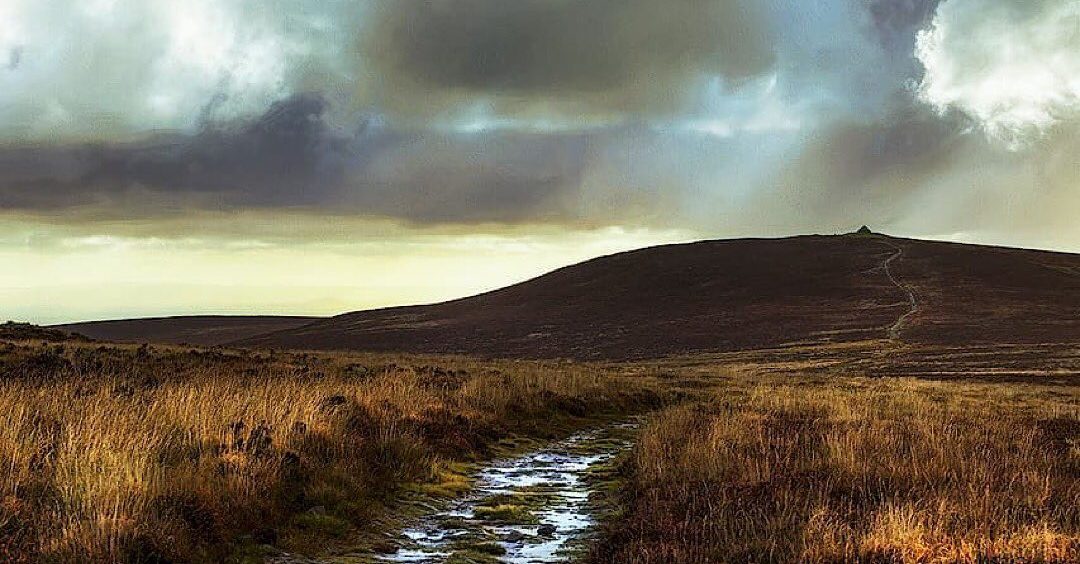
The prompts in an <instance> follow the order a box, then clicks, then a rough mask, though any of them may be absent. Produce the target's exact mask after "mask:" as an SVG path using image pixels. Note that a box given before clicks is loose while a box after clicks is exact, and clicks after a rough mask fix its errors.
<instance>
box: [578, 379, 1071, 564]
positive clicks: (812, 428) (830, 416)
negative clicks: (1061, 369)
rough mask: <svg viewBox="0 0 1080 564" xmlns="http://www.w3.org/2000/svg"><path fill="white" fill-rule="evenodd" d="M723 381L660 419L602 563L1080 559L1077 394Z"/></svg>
mask: <svg viewBox="0 0 1080 564" xmlns="http://www.w3.org/2000/svg"><path fill="white" fill-rule="evenodd" d="M724 381H725V382H726V384H724V385H723V387H722V390H720V391H718V392H717V395H716V398H715V399H713V400H710V401H708V402H704V403H700V404H696V405H684V406H678V407H673V408H669V409H668V410H665V411H664V412H662V413H661V414H660V415H658V416H655V417H654V418H653V419H652V420H651V422H650V423H649V424H648V425H647V426H646V428H645V429H644V431H643V433H642V435H641V438H640V440H639V443H638V445H637V446H636V448H635V450H634V453H633V456H632V459H631V460H630V461H629V462H628V464H627V469H626V471H627V473H628V475H629V480H630V488H629V489H630V493H629V494H628V498H627V502H626V503H627V504H628V508H627V509H628V512H629V513H628V515H627V517H626V518H625V519H624V520H623V521H621V522H619V523H616V524H615V525H614V526H613V527H612V528H611V530H610V531H609V534H608V537H607V538H606V539H605V542H603V543H601V546H600V547H599V548H598V549H597V550H596V551H595V553H594V555H593V557H594V560H596V561H602V562H620V563H622V562H641V563H644V562H658V563H659V562H664V563H668V562H746V561H755V562H762V561H767V562H839V561H863V562H1076V561H1080V403H1078V402H1077V399H1078V393H1077V391H1076V390H1075V388H1058V389H1054V388H1040V387H1038V386H1035V385H1025V384H1007V385H994V384H963V383H935V382H927V381H916V380H909V379H899V380H872V379H837V380H826V379H820V380H817V381H804V382H799V381H797V379H796V380H794V381H793V379H792V378H791V377H786V378H780V377H775V378H743V377H734V378H729V379H726V380H724Z"/></svg>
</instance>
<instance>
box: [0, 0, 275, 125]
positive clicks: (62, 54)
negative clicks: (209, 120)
mask: <svg viewBox="0 0 1080 564" xmlns="http://www.w3.org/2000/svg"><path fill="white" fill-rule="evenodd" d="M257 7H258V4H253V3H251V2H250V1H248V0H226V1H216V0H188V1H185V2H173V1H169V0H95V1H93V2H77V1H73V0H62V1H56V2H41V1H39V0H4V1H3V2H0V61H2V63H0V135H3V136H4V137H8V138H12V137H13V138H16V139H23V140H56V139H58V138H63V137H69V138H93V137H107V136H111V135H117V134H121V135H122V134H127V133H133V132H139V131H145V130H153V129H189V128H191V127H193V126H195V125H197V122H198V120H199V119H200V118H201V117H202V116H204V115H206V112H207V111H212V113H213V115H214V116H215V117H221V118H230V117H238V116H242V115H247V114H250V113H256V112H259V111H262V110H263V109H265V108H266V107H267V106H268V105H269V104H270V103H271V102H273V101H274V100H276V99H279V98H281V97H282V96H284V95H287V94H288V92H287V84H286V79H287V76H286V73H287V71H288V69H287V62H288V57H289V54H290V52H289V47H290V46H289V43H288V41H286V36H285V33H286V21H285V19H284V18H283V17H282V16H281V15H280V14H277V13H275V11H274V10H260V9H252V8H257Z"/></svg>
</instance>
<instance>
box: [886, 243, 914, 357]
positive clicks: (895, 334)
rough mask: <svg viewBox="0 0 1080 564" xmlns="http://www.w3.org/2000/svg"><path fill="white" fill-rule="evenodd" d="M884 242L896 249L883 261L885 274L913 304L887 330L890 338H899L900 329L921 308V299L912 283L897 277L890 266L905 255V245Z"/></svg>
mask: <svg viewBox="0 0 1080 564" xmlns="http://www.w3.org/2000/svg"><path fill="white" fill-rule="evenodd" d="M882 242H883V243H885V244H886V245H888V246H889V247H890V248H892V249H894V250H896V252H895V253H893V254H891V255H889V257H888V258H886V259H885V262H883V263H882V267H883V268H884V269H885V275H886V276H888V277H889V281H890V282H892V283H893V284H894V285H895V286H896V287H897V288H900V289H901V290H903V291H904V293H906V294H907V297H908V303H909V304H910V305H911V307H910V308H908V310H907V311H906V312H904V314H903V315H901V316H900V317H899V318H897V320H896V322H894V323H893V324H892V325H890V326H889V327H888V329H886V330H885V332H886V334H887V335H888V336H889V338H890V339H893V340H899V339H900V331H901V330H903V328H904V325H905V324H906V323H907V321H908V319H910V318H911V316H912V315H914V314H915V312H916V311H918V310H919V299H918V297H917V296H916V295H915V290H913V289H911V286H910V285H908V284H904V283H903V282H901V281H900V280H899V279H897V278H896V276H895V275H894V274H893V272H892V269H891V268H890V266H891V265H892V262H893V261H894V260H896V259H898V258H900V257H901V256H903V255H904V249H903V247H900V246H897V245H894V244H892V243H889V242H887V241H882Z"/></svg>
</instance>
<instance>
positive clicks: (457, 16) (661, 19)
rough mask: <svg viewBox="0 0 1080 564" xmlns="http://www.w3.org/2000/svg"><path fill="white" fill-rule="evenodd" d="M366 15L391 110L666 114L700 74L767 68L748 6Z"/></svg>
mask: <svg viewBox="0 0 1080 564" xmlns="http://www.w3.org/2000/svg"><path fill="white" fill-rule="evenodd" d="M371 18H372V22H371V24H370V28H369V30H368V33H367V34H366V35H365V36H364V37H362V38H361V40H360V44H361V46H362V47H361V50H362V53H363V55H364V57H365V60H366V62H367V63H368V64H370V65H371V66H372V68H373V70H374V73H373V74H374V76H375V79H374V80H375V82H376V90H377V91H378V92H379V94H380V95H379V100H378V103H380V104H382V105H385V106H387V107H391V108H393V109H395V110H396V111H398V112H402V113H410V112H411V113H413V114H416V113H421V114H430V113H438V112H440V111H443V110H445V109H447V108H448V107H452V106H454V105H457V104H460V103H462V100H463V99H470V100H472V101H474V102H475V101H477V100H483V99H485V98H486V99H490V101H491V102H492V103H493V104H494V105H496V106H497V107H498V108H499V110H501V112H502V113H516V112H517V111H523V112H526V113H527V112H528V111H529V110H534V109H535V108H536V107H537V106H540V107H543V108H544V109H545V110H549V111H550V110H553V109H554V110H556V111H557V110H559V109H562V110H576V111H578V112H584V113H597V114H601V115H607V114H611V113H615V114H620V113H624V112H632V113H635V114H637V115H639V116H640V115H642V114H646V115H647V114H655V113H668V112H673V111H676V110H677V109H679V108H681V107H682V106H683V104H684V103H685V102H686V98H687V97H688V96H690V95H691V93H692V91H693V89H694V87H695V86H697V85H698V84H699V82H700V79H701V78H702V77H703V76H721V77H725V78H729V79H734V80H738V79H742V78H746V77H749V76H753V75H757V74H759V73H762V72H765V71H766V70H768V69H769V68H770V66H771V64H772V62H773V52H772V41H771V34H770V32H769V28H768V26H767V24H766V23H765V21H764V18H763V15H762V14H761V13H759V11H758V8H756V3H755V2H751V1H748V0H669V1H665V2H656V1H654V0H592V1H589V2H581V1H577V0H515V1H509V2H508V1H505V0H453V1H450V0H436V1H434V2H432V1H428V0H394V1H387V2H380V3H378V4H377V5H376V7H375V10H374V13H373V14H372V15H371ZM575 117H580V116H575Z"/></svg>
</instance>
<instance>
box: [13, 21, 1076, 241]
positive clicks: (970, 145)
mask: <svg viewBox="0 0 1080 564" xmlns="http://www.w3.org/2000/svg"><path fill="white" fill-rule="evenodd" d="M178 6H179V5H177V4H176V3H175V2H167V1H165V0H139V1H136V0H95V1H91V2H74V1H70V2H68V1H64V2H36V1H33V0H12V1H9V2H4V3H2V4H0V212H3V213H4V214H7V215H28V214H37V215H41V214H45V215H52V216H57V215H66V216H67V217H71V218H72V219H71V221H76V219H75V218H76V217H78V218H82V219H79V221H94V220H104V219H109V220H116V219H125V218H126V219H140V218H162V217H175V216H182V215H184V214H197V213H200V212H202V211H206V210H234V211H242V210H269V211H274V210H281V211H282V212H285V211H292V210H296V209H302V210H304V211H305V213H311V214H315V215H318V214H327V215H330V214H348V215H354V216H362V217H372V218H376V217H377V218H392V219H396V220H401V221H405V222H411V223H414V224H426V223H436V224H458V225H464V226H470V225H476V224H481V223H502V224H553V225H564V226H565V225H573V226H602V225H647V226H659V227H671V226H677V227H688V228H693V229H697V230H699V231H700V232H702V233H723V234H740V233H762V232H777V233H779V232H784V233H787V232H796V231H805V230H818V229H820V230H829V229H837V228H844V227H851V226H857V225H858V224H861V223H874V224H876V225H886V226H888V225H896V226H903V227H904V228H905V229H908V230H909V231H911V232H913V233H942V232H951V231H962V230H967V229H985V228H988V226H992V224H993V221H998V222H999V224H1000V225H1009V226H1010V227H1009V229H1020V228H1025V229H1026V228H1028V227H1026V226H1031V227H1030V228H1031V229H1035V228H1037V226H1040V225H1043V226H1045V225H1046V223H1045V221H1046V218H1050V222H1051V223H1050V224H1052V225H1061V224H1063V222H1064V220H1061V219H1059V218H1058V215H1057V212H1056V211H1051V210H1060V209H1069V210H1075V209H1076V208H1075V207H1072V206H1075V201H1074V199H1070V198H1069V197H1067V196H1066V194H1068V193H1069V192H1068V189H1067V188H1066V187H1067V186H1069V185H1070V182H1075V174H1072V173H1070V171H1069V170H1068V167H1067V166H1063V165H1062V164H1061V163H1063V162H1065V163H1067V162H1069V161H1070V159H1073V160H1075V158H1074V156H1075V154H1074V153H1070V151H1075V146H1074V145H1075V144H1070V143H1069V142H1068V139H1069V135H1068V134H1069V133H1070V132H1074V131H1076V130H1077V125H1076V124H1077V121H1078V116H1080V108H1078V88H1080V85H1078V83H1077V78H1076V77H1078V76H1080V66H1078V65H1080V57H1078V56H1077V55H1076V53H1078V52H1080V38H1078V37H1080V35H1078V34H1077V32H1076V29H1077V26H1078V24H1077V22H1078V18H1080V16H1078V14H1077V10H1078V9H1077V7H1076V4H1075V2H1070V1H1068V0H1036V1H1031V2H1020V1H1019V0H992V1H989V2H975V1H974V0H945V1H943V2H939V1H938V0H870V1H863V0H821V1H820V2H813V3H806V2H796V1H795V0H766V1H762V2H751V1H749V0H672V1H670V2H662V3H661V2H654V1H649V0H596V1H590V2H578V1H571V0H514V1H513V2H508V1H506V0H436V1H421V0H368V1H365V2H349V3H345V2H340V3H339V2H319V3H312V2H306V1H304V0H267V1H260V2H256V1H253V0H218V1H211V0H193V1H192V2H187V3H184V5H183V9H180V8H178ZM973 124H974V125H977V126H978V127H975V128H973V127H972V125H973ZM984 133H985V134H984ZM1005 149H1013V151H1012V152H1009V151H1006V150H1005ZM987 169H993V170H995V171H996V174H995V175H994V176H993V177H992V178H988V177H986V176H985V175H984V173H983V171H985V170H987ZM1032 171H1040V172H1038V173H1037V174H1036V173H1033V172H1032ZM1021 195H1022V197H1021ZM1017 206H1020V207H1017ZM928 209H932V210H933V213H928V212H926V210H928ZM1017 209H1023V210H1025V211H1024V215H1023V217H1022V218H1019V219H1017V218H1015V217H1013V216H1011V215H1010V213H1012V212H1013V211H1015V210H1017ZM76 212H78V213H76ZM111 225H114V226H115V225H116V224H111ZM110 228H113V229H119V227H110Z"/></svg>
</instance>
